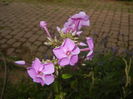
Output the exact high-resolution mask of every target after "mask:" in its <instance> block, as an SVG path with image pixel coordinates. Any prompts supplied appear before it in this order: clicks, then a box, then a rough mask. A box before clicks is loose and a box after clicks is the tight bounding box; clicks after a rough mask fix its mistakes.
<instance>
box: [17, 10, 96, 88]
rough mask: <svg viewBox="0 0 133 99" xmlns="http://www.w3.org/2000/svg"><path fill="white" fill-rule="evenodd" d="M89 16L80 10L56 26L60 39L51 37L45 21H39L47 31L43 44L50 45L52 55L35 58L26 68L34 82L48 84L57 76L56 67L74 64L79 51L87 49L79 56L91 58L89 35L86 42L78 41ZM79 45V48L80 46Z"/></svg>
mask: <svg viewBox="0 0 133 99" xmlns="http://www.w3.org/2000/svg"><path fill="white" fill-rule="evenodd" d="M89 25H90V20H89V16H88V15H86V13H85V12H80V13H78V14H75V15H73V16H71V17H70V18H69V19H68V20H67V22H66V23H65V24H64V27H63V28H59V27H57V31H58V32H59V35H60V40H57V38H56V37H52V36H51V34H50V33H49V31H48V28H47V23H46V22H45V21H41V22H40V27H41V29H43V30H44V31H45V32H46V33H47V39H48V40H47V42H45V43H44V44H45V45H49V46H52V47H53V49H52V52H53V54H54V57H53V59H52V60H46V61H45V60H44V59H42V60H40V59H39V58H35V60H33V61H32V64H31V67H28V68H27V72H28V75H29V76H30V77H31V78H32V79H33V81H34V82H36V83H40V84H41V85H42V86H43V85H50V84H51V83H53V82H54V80H55V78H56V77H57V76H58V73H57V69H61V68H64V67H65V66H74V65H75V64H77V63H78V61H79V59H80V58H79V54H80V52H84V51H88V54H87V55H86V56H81V57H82V59H84V60H91V59H92V57H93V55H94V53H93V50H94V43H93V39H92V38H91V37H86V43H83V42H80V41H79V37H80V35H81V34H82V31H80V29H81V28H82V27H83V26H89ZM80 47H81V48H80ZM15 63H16V64H19V65H26V64H27V63H26V62H25V61H24V60H20V61H15Z"/></svg>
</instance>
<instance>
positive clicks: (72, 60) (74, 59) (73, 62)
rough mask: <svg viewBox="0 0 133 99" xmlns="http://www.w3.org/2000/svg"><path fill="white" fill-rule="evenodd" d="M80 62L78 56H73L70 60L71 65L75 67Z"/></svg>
mask: <svg viewBox="0 0 133 99" xmlns="http://www.w3.org/2000/svg"><path fill="white" fill-rule="evenodd" d="M77 62H78V55H73V56H72V57H71V59H70V65H72V66H73V65H75V64H76V63H77Z"/></svg>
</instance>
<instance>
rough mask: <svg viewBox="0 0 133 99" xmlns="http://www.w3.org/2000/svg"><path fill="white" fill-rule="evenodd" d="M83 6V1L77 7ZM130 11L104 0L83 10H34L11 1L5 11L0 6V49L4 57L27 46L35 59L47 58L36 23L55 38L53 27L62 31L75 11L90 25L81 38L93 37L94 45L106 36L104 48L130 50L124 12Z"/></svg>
mask: <svg viewBox="0 0 133 99" xmlns="http://www.w3.org/2000/svg"><path fill="white" fill-rule="evenodd" d="M77 2H78V1H77ZM113 2H115V1H113ZM86 3H87V2H86V0H84V1H83V2H80V3H79V4H86ZM86 5H87V4H86ZM79 6H80V5H79ZM132 8H133V7H131V6H128V5H124V4H123V3H119V4H118V3H112V1H110V2H107V1H106V0H103V1H102V0H101V1H100V2H98V1H96V0H94V1H93V2H90V3H89V5H88V6H87V7H86V8H85V7H83V8H82V7H80V8H77V7H75V6H73V7H71V6H58V5H56V4H54V5H52V4H47V3H46V4H38V6H36V5H35V4H30V3H22V2H15V1H13V2H12V3H11V5H7V6H6V7H4V6H0V12H1V14H0V49H5V50H7V51H6V52H7V53H8V54H12V53H14V52H15V51H16V53H17V51H19V50H20V48H19V47H20V46H27V47H29V48H31V49H34V50H35V52H37V53H36V54H37V55H38V56H41V55H42V53H43V52H45V53H46V52H48V53H49V55H51V52H50V51H47V48H48V47H47V46H44V45H43V43H44V42H45V41H46V40H47V35H46V33H45V34H44V33H43V31H42V30H41V29H40V27H39V22H40V21H41V20H45V21H47V22H48V28H49V31H50V33H51V35H52V36H57V37H58V34H57V31H56V26H57V25H58V26H60V27H62V26H63V24H64V22H65V21H66V20H67V18H69V17H70V16H71V15H73V14H75V13H78V12H79V11H85V12H87V14H88V15H90V22H91V26H90V27H89V28H88V29H86V30H84V29H83V31H84V32H85V33H84V34H83V37H82V38H84V37H85V36H94V35H95V34H96V33H97V34H96V35H95V36H94V39H95V42H96V43H98V42H99V41H100V40H102V39H103V38H104V37H106V36H109V39H108V44H107V45H108V46H107V47H108V48H112V47H117V46H118V47H119V48H122V49H123V48H124V49H126V48H128V46H129V48H130V49H131V48H132V46H133V44H132V42H133V35H132V34H133V14H132V13H129V11H128V10H131V9H132ZM22 12H23V13H22ZM1 20H2V21H1ZM1 27H3V28H2V29H1ZM10 46H12V48H11V47H10ZM6 48H7V49H6ZM16 48H18V49H17V50H16Z"/></svg>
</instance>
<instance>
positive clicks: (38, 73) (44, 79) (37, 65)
mask: <svg viewBox="0 0 133 99" xmlns="http://www.w3.org/2000/svg"><path fill="white" fill-rule="evenodd" d="M54 71H55V70H54V65H53V63H45V64H42V63H41V61H40V60H39V59H38V58H36V59H35V60H34V61H33V62H32V66H31V67H28V68H27V72H28V74H29V76H30V77H31V78H32V79H33V81H34V82H37V83H40V84H41V85H42V86H43V85H45V84H46V85H50V84H51V83H53V82H54V75H53V73H54Z"/></svg>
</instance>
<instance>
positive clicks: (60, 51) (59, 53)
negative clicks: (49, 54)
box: [53, 46, 66, 59]
mask: <svg viewBox="0 0 133 99" xmlns="http://www.w3.org/2000/svg"><path fill="white" fill-rule="evenodd" d="M53 53H54V55H55V56H56V57H57V58H58V59H61V58H63V57H66V54H65V53H64V51H63V49H62V46H61V47H58V48H54V49H53Z"/></svg>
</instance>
